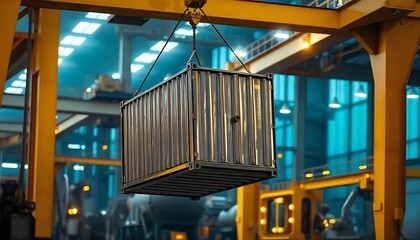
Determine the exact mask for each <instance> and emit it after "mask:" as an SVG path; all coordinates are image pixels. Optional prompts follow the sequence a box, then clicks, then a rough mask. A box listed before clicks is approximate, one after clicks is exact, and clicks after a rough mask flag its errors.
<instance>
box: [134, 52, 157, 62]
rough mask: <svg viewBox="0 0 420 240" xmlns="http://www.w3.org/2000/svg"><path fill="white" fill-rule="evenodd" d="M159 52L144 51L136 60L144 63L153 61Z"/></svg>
mask: <svg viewBox="0 0 420 240" xmlns="http://www.w3.org/2000/svg"><path fill="white" fill-rule="evenodd" d="M157 56H158V55H157V54H154V53H142V54H140V56H138V57H137V58H136V59H134V61H136V62H142V63H151V62H153V61H154V60H155V59H156V58H157Z"/></svg>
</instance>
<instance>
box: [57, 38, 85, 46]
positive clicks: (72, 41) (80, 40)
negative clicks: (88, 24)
mask: <svg viewBox="0 0 420 240" xmlns="http://www.w3.org/2000/svg"><path fill="white" fill-rule="evenodd" d="M85 41H86V38H85V37H76V36H72V35H67V36H65V37H64V38H63V40H61V42H60V43H61V44H63V45H73V46H80V45H82V43H84V42H85Z"/></svg>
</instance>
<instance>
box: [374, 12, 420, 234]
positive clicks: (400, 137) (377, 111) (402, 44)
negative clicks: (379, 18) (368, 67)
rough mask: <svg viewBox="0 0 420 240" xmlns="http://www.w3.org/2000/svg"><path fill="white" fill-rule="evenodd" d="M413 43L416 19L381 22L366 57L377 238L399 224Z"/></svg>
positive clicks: (418, 28)
mask: <svg viewBox="0 0 420 240" xmlns="http://www.w3.org/2000/svg"><path fill="white" fill-rule="evenodd" d="M402 36H404V37H402ZM419 43H420V22H419V21H414V20H407V21H401V22H400V21H393V22H385V23H383V24H381V26H380V34H379V48H378V54H377V55H371V56H370V59H371V64H372V70H373V75H374V82H375V94H374V96H375V98H374V99H375V107H374V159H375V182H374V203H373V210H374V218H375V233H376V238H377V239H384V240H388V239H389V240H391V239H399V238H400V236H399V235H400V231H401V229H399V227H398V225H400V226H401V228H402V222H403V219H404V212H405V195H406V192H405V185H406V178H405V176H406V172H405V168H406V161H405V158H406V154H405V151H406V149H405V148H406V146H405V145H406V144H405V142H406V84H407V81H408V78H409V75H410V72H411V69H412V66H413V62H414V57H415V55H416V52H417V48H418V46H419ZM397 223H399V224H397Z"/></svg>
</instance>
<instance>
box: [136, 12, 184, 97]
mask: <svg viewBox="0 0 420 240" xmlns="http://www.w3.org/2000/svg"><path fill="white" fill-rule="evenodd" d="M187 11H188V8H187V9H185V11H184V13H183V14H182V16H181V18H180V19H179V20H178V22H177V24H176V26H175V28H174V29H173V30H172V32H171V34H170V35H169V37H168V39H167V40H166V42H165V44H164V45H163V48H162V49H161V50H160V52H159V54H158V56H157V58H156V59H155V61H154V62H153V64H152V67H150V69H149V71H148V72H147V74H146V77H144V79H143V81H142V83H141V84H140V87H139V88H137V90H136V92H134V96H136V95H137V94H138V93H139V92H140V91H141V89H142V87H143V85H144V83H145V82H146V80H147V78H148V77H149V75H150V73H151V72H152V70H153V68H154V67H155V65H156V62H157V61H158V60H159V58H160V56H161V55H162V53H163V51H164V50H165V47H166V45H168V43H169V41H170V40H171V38H172V36H173V35H174V33H175V31H176V29H177V28H178V26H179V24H180V23H181V21H182V19H183V18H184V16H185V13H186V12H187Z"/></svg>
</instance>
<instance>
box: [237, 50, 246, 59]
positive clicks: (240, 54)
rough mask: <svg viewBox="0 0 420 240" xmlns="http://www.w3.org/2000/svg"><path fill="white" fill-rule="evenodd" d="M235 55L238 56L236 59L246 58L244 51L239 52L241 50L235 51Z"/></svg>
mask: <svg viewBox="0 0 420 240" xmlns="http://www.w3.org/2000/svg"><path fill="white" fill-rule="evenodd" d="M235 54H236V55H237V56H238V57H246V55H247V54H246V52H244V51H241V50H236V51H235Z"/></svg>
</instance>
